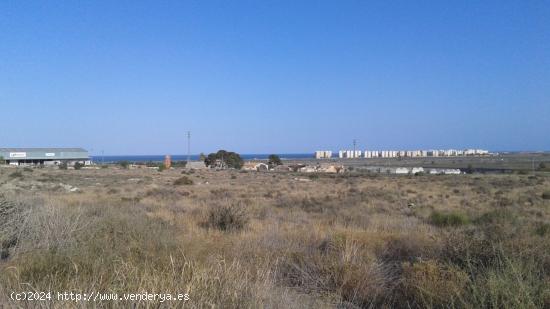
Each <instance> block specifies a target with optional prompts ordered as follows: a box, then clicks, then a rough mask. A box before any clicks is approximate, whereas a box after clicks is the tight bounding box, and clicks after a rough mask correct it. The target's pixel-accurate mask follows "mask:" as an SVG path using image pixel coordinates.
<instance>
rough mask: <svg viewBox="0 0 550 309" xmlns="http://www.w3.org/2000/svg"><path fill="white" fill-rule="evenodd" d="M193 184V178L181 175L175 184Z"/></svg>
mask: <svg viewBox="0 0 550 309" xmlns="http://www.w3.org/2000/svg"><path fill="white" fill-rule="evenodd" d="M192 184H193V180H192V179H191V178H189V177H187V176H181V177H180V178H178V179H176V180H174V185H175V186H182V185H185V186H190V185H192Z"/></svg>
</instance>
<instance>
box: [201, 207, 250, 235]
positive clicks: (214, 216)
mask: <svg viewBox="0 0 550 309" xmlns="http://www.w3.org/2000/svg"><path fill="white" fill-rule="evenodd" d="M247 223H248V216H247V214H246V211H245V209H244V207H243V206H242V205H240V204H234V203H230V204H222V205H214V206H211V207H210V209H209V210H208V219H207V222H206V225H207V226H208V227H210V228H215V229H218V230H220V231H224V232H232V231H239V230H242V229H244V228H245V226H246V225H247Z"/></svg>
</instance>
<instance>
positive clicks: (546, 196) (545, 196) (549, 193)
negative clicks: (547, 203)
mask: <svg viewBox="0 0 550 309" xmlns="http://www.w3.org/2000/svg"><path fill="white" fill-rule="evenodd" d="M542 199H544V200H550V191H546V192H544V193H543V194H542Z"/></svg>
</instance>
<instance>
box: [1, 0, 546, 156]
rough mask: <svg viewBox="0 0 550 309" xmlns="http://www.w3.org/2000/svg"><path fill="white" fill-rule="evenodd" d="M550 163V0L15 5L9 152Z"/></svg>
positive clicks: (5, 35)
mask: <svg viewBox="0 0 550 309" xmlns="http://www.w3.org/2000/svg"><path fill="white" fill-rule="evenodd" d="M187 130H190V131H192V134H193V138H192V144H193V145H192V152H193V153H198V152H201V151H202V152H210V151H214V150H217V149H220V148H224V149H228V150H234V151H238V152H241V153H272V152H274V153H297V152H312V151H314V150H317V149H333V150H337V149H340V148H350V147H351V143H352V140H353V139H357V141H358V146H359V147H360V149H417V148H418V149H424V148H451V147H452V148H465V147H479V148H488V149H491V150H550V138H549V135H548V132H550V2H548V1H535V0H534V1H193V2H191V1H57V2H56V1H9V0H8V1H2V2H0V146H5V147H7V146H12V147H44V146H59V147H64V146H67V147H68V146H81V147H85V148H88V149H94V151H93V153H99V152H100V150H104V151H105V154H165V153H172V154H177V153H186V149H187V148H186V147H187V146H186V145H187V143H186V138H185V132H186V131H187Z"/></svg>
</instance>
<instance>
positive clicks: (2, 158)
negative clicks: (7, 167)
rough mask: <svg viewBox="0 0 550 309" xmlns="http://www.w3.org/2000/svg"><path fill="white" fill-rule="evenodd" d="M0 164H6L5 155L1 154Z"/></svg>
mask: <svg viewBox="0 0 550 309" xmlns="http://www.w3.org/2000/svg"><path fill="white" fill-rule="evenodd" d="M0 164H6V160H4V157H2V156H0Z"/></svg>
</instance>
